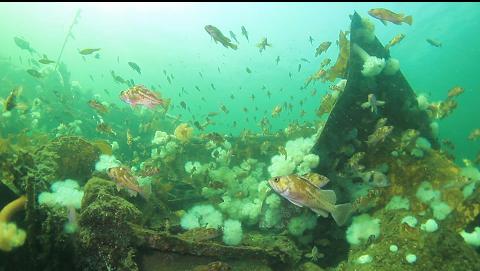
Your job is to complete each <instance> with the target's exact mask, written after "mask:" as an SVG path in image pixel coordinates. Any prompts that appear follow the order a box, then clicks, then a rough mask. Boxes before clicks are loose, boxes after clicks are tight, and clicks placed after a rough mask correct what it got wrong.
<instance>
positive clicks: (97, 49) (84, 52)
mask: <svg viewBox="0 0 480 271" xmlns="http://www.w3.org/2000/svg"><path fill="white" fill-rule="evenodd" d="M97 51H100V48H93V49H92V48H87V49H82V50H78V52H79V53H80V54H81V55H90V54H93V53H95V52H97Z"/></svg>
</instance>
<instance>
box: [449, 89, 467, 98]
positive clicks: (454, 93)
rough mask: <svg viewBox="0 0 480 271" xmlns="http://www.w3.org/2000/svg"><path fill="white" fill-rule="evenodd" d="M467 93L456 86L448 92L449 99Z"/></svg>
mask: <svg viewBox="0 0 480 271" xmlns="http://www.w3.org/2000/svg"><path fill="white" fill-rule="evenodd" d="M464 91H465V89H464V88H462V87H459V86H455V87H453V88H452V89H450V90H449V91H448V98H453V97H457V96H458V95H460V94H462V93H463V92H464Z"/></svg>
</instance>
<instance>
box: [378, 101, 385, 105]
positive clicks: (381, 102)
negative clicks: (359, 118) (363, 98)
mask: <svg viewBox="0 0 480 271" xmlns="http://www.w3.org/2000/svg"><path fill="white" fill-rule="evenodd" d="M376 105H377V106H384V105H385V101H378V100H377V102H376Z"/></svg>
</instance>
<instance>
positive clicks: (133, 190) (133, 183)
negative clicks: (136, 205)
mask: <svg viewBox="0 0 480 271" xmlns="http://www.w3.org/2000/svg"><path fill="white" fill-rule="evenodd" d="M107 173H108V177H110V178H111V179H112V180H113V181H115V182H116V183H117V190H120V188H122V187H123V188H126V189H127V191H128V193H129V194H130V195H132V196H137V194H140V196H142V197H144V198H145V191H143V189H142V188H141V187H140V186H139V185H138V182H137V177H135V176H134V175H133V174H132V172H131V171H130V169H129V168H127V167H124V166H119V167H112V168H109V169H108V170H107Z"/></svg>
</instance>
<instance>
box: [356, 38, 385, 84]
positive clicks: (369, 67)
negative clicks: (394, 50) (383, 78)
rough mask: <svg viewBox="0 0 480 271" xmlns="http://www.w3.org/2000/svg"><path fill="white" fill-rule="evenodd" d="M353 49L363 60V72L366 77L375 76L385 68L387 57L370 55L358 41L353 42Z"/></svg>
mask: <svg viewBox="0 0 480 271" xmlns="http://www.w3.org/2000/svg"><path fill="white" fill-rule="evenodd" d="M353 51H355V53H357V54H358V55H359V56H360V58H361V59H362V60H363V69H362V74H363V76H366V77H373V76H376V75H378V74H379V73H381V72H382V70H383V68H385V59H383V58H378V57H376V56H370V55H369V54H368V53H367V52H365V50H363V49H362V48H361V47H360V46H358V45H357V44H356V43H354V44H353Z"/></svg>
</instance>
